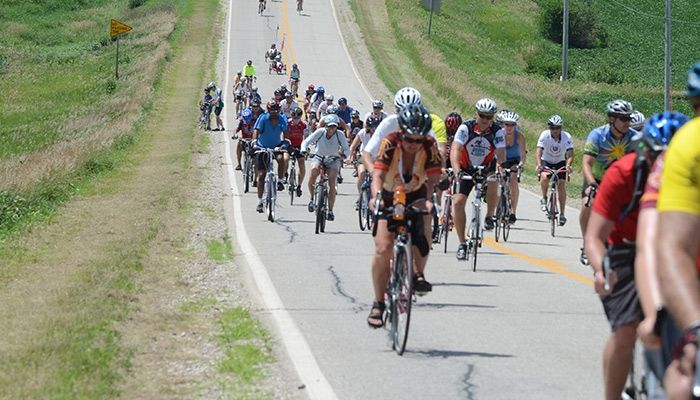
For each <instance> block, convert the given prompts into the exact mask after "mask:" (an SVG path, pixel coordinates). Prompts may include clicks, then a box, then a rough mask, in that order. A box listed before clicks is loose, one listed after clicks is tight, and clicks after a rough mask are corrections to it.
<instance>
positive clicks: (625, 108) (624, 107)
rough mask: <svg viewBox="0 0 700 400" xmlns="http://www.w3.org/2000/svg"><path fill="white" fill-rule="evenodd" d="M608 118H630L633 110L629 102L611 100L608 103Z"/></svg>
mask: <svg viewBox="0 0 700 400" xmlns="http://www.w3.org/2000/svg"><path fill="white" fill-rule="evenodd" d="M607 108H608V116H631V115H632V112H633V111H634V108H632V104H631V103H630V102H629V101H625V100H613V101H611V102H610V103H608V107H607Z"/></svg>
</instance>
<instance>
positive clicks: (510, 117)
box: [500, 111, 520, 124]
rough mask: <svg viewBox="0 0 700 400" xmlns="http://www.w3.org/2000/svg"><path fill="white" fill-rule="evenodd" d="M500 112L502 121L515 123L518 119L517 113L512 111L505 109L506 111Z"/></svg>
mask: <svg viewBox="0 0 700 400" xmlns="http://www.w3.org/2000/svg"><path fill="white" fill-rule="evenodd" d="M500 114H501V121H502V122H503V123H506V122H511V123H514V124H517V123H518V120H519V119H520V115H518V114H517V113H514V112H513V111H506V112H502V113H500Z"/></svg>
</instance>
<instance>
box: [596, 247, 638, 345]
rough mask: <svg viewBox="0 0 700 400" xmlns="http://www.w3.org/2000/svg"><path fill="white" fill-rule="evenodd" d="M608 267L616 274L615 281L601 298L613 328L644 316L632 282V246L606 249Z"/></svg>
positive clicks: (633, 248)
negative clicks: (608, 259)
mask: <svg viewBox="0 0 700 400" xmlns="http://www.w3.org/2000/svg"><path fill="white" fill-rule="evenodd" d="M608 254H609V255H610V268H611V269H612V270H613V271H615V273H616V274H617V283H616V284H615V286H614V287H613V291H612V293H611V294H610V295H608V296H606V297H603V298H601V301H602V303H603V309H604V310H605V315H606V316H607V317H608V322H610V327H611V328H612V330H613V331H614V330H615V329H617V328H619V327H621V326H623V325H626V324H629V323H632V322H640V321H641V320H642V319H643V318H644V313H643V312H642V306H641V305H640V304H639V297H638V296H637V287H636V286H635V284H634V258H635V247H634V246H624V247H623V246H612V248H611V249H610V250H608Z"/></svg>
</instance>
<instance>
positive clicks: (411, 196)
mask: <svg viewBox="0 0 700 400" xmlns="http://www.w3.org/2000/svg"><path fill="white" fill-rule="evenodd" d="M427 198H428V187H427V186H425V185H422V186H421V187H419V188H418V189H417V190H415V191H413V192H410V193H406V204H407V205H410V204H413V203H414V202H416V201H418V200H426V199H427ZM382 202H383V203H384V207H391V206H393V205H394V193H393V192H390V191H388V190H384V189H382Z"/></svg>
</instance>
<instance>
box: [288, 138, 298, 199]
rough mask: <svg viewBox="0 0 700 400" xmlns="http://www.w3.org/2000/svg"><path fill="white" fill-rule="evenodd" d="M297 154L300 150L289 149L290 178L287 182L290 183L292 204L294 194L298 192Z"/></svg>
mask: <svg viewBox="0 0 700 400" xmlns="http://www.w3.org/2000/svg"><path fill="white" fill-rule="evenodd" d="M297 154H298V150H296V149H293V150H291V151H289V157H290V160H289V178H288V180H287V184H288V185H289V188H288V190H289V201H290V205H293V204H294V195H295V194H296V188H297V185H298V184H299V183H298V182H297Z"/></svg>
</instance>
